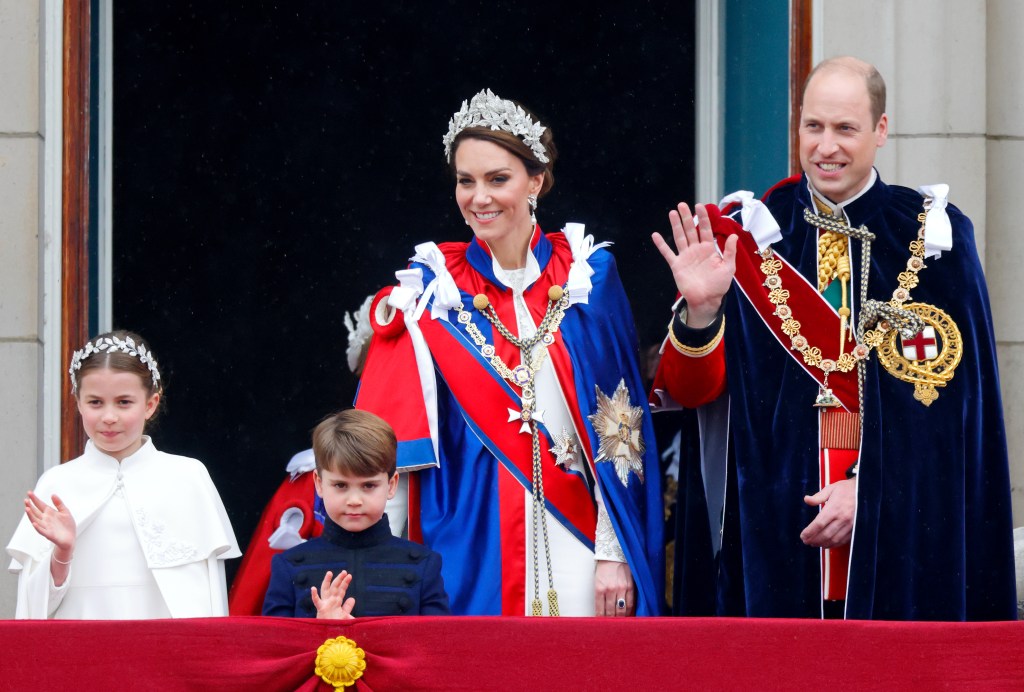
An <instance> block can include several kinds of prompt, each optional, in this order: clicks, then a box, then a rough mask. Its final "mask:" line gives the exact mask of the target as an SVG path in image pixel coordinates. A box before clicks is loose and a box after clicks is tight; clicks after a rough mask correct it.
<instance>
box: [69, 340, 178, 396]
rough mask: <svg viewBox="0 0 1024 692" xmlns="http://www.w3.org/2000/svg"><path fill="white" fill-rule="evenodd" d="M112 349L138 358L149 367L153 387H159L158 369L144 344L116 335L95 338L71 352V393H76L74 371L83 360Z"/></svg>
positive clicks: (76, 385)
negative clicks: (137, 343) (136, 343)
mask: <svg viewBox="0 0 1024 692" xmlns="http://www.w3.org/2000/svg"><path fill="white" fill-rule="evenodd" d="M114 351H120V352H121V353H127V354H128V355H129V356H132V357H134V358H138V359H139V361H140V362H141V363H142V364H143V365H145V366H146V367H147V368H149V374H150V375H152V377H153V387H154V388H159V386H160V371H159V370H158V369H157V366H156V360H155V359H154V358H153V354H152V353H150V352H149V351H147V350H146V346H145V344H139V345H138V346H136V345H135V340H134V339H132V338H131V337H130V336H126V337H125V338H124V339H120V338H118V337H116V336H105V337H103V338H100V339H96V341H95V342H93V341H89V342H87V343H86V344H85V348H83V349H80V350H78V351H75V352H74V353H73V354H71V367H70V368H68V375H70V376H71V393H72V394H76V393H77V392H78V382H77V380H76V379H75V373H76V372H78V371H79V370H81V369H82V361H83V360H85V359H86V358H88V357H89V356H92V355H95V354H97V353H113V352H114Z"/></svg>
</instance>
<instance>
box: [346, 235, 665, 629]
mask: <svg viewBox="0 0 1024 692" xmlns="http://www.w3.org/2000/svg"><path fill="white" fill-rule="evenodd" d="M438 248H439V250H440V252H441V253H442V254H443V256H444V266H445V270H446V271H447V272H448V273H449V274H450V276H451V278H452V279H453V280H454V285H455V286H456V287H457V290H458V293H459V296H460V298H461V302H462V304H463V305H464V306H465V309H466V310H467V311H468V312H469V313H470V314H471V315H472V320H473V324H475V325H476V327H477V328H478V329H479V330H480V332H481V333H482V334H483V335H484V336H485V337H486V340H487V343H488V344H493V345H494V346H495V348H496V351H497V354H498V355H499V356H500V357H501V358H502V360H503V361H504V362H505V363H506V364H507V365H508V367H510V368H511V367H515V366H516V365H518V364H519V363H520V352H519V349H518V348H517V347H515V346H513V345H511V344H510V343H509V342H508V341H507V340H506V339H504V338H503V337H501V336H500V335H497V334H496V333H495V329H494V328H493V327H492V325H491V324H490V323H489V322H488V321H487V320H486V319H485V318H484V317H483V316H482V315H481V314H480V313H479V312H478V311H476V310H474V309H473V308H472V307H471V306H472V303H473V297H474V296H476V295H477V294H484V295H486V296H487V298H488V299H489V301H490V303H491V304H492V305H493V306H494V308H495V310H496V312H497V314H498V316H499V318H500V319H501V321H502V322H503V323H504V324H505V325H515V324H516V316H515V308H514V306H513V298H512V290H511V289H509V288H508V287H507V286H505V285H504V284H503V283H502V282H500V281H498V280H497V278H496V277H495V275H494V269H493V261H492V257H491V255H490V253H489V251H488V249H487V247H486V245H485V244H483V243H480V242H478V241H473V242H470V243H445V244H442V245H440V246H438ZM529 251H530V253H532V255H533V257H534V258H535V259H536V261H537V265H538V266H539V269H540V278H538V279H537V280H536V281H534V282H532V283H531V284H530V285H529V286H528V287H527V288H526V290H525V292H524V300H525V302H526V304H527V306H528V309H529V311H530V314H531V316H532V318H533V321H534V323H535V324H539V323H540V322H541V319H542V318H543V315H544V313H545V310H546V309H547V304H548V289H549V288H550V287H551V286H553V285H557V286H563V285H565V284H566V281H567V279H568V277H569V270H570V267H571V265H572V263H573V253H572V250H571V248H570V247H569V243H568V241H567V240H566V238H565V236H564V235H563V234H562V233H554V234H550V235H544V234H542V233H540V232H539V231H537V232H536V233H535V235H534V237H533V239H532V243H531V247H530V250H529ZM589 266H590V268H591V269H592V270H593V274H592V275H591V276H590V282H591V283H592V289H591V291H590V293H589V298H588V300H587V302H577V303H575V304H573V305H571V306H570V307H569V308H567V309H566V310H565V315H564V319H563V320H562V322H561V325H560V328H559V329H558V331H556V332H554V338H555V340H554V343H553V344H552V345H551V346H550V347H549V349H548V356H547V357H548V358H550V360H551V363H552V364H553V367H554V371H555V374H556V376H557V381H558V385H559V387H560V390H561V395H562V397H563V398H564V402H565V404H566V406H567V407H568V410H569V413H570V416H571V419H572V423H573V427H574V428H575V432H576V434H577V436H578V438H579V439H580V440H581V442H582V445H581V446H582V447H583V451H584V454H585V457H586V458H585V463H584V464H583V465H582V468H579V469H577V470H565V469H564V468H562V467H560V466H558V465H556V464H555V458H554V456H553V455H552V453H551V451H550V447H551V446H552V439H553V437H554V436H555V435H557V434H558V433H559V431H556V430H548V429H546V427H545V426H544V425H540V430H541V434H540V444H541V458H542V467H543V480H544V492H545V497H546V509H547V512H548V518H547V520H548V522H557V524H559V525H560V527H561V528H562V529H564V532H568V534H571V535H572V536H573V537H575V539H576V540H577V541H578V542H579V543H580V544H582V545H583V546H585V547H587V548H589V550H590V551H593V549H594V539H595V524H596V519H597V504H596V498H595V490H594V485H595V482H596V485H597V487H599V489H600V491H599V492H600V495H601V498H602V500H603V503H604V506H605V508H606V510H607V512H608V515H609V517H610V519H611V522H612V525H613V527H614V529H615V533H616V536H617V538H618V542H619V544H620V546H621V548H622V550H623V553H624V554H625V557H626V561H627V562H628V564H629V568H630V570H631V572H632V576H633V580H634V582H635V585H636V594H637V597H636V600H637V602H636V612H637V614H638V615H657V614H660V612H661V603H662V600H663V597H662V594H663V591H664V590H663V573H664V571H663V561H664V556H663V545H662V512H663V510H662V499H661V485H660V478H659V476H660V474H659V472H658V459H657V451H656V449H655V447H654V444H653V443H654V433H653V428H652V426H651V421H650V415H649V412H648V410H647V405H646V396H645V394H644V388H643V385H642V382H641V378H640V374H639V370H638V366H637V358H638V347H637V340H636V334H635V329H634V325H633V318H632V313H631V311H630V308H629V303H628V301H627V299H626V295H625V293H624V291H623V289H622V285H621V283H620V281H619V278H618V274H617V272H616V269H615V262H614V260H613V258H612V256H611V254H610V253H608V252H607V251H605V250H603V249H598V250H596V251H594V252H593V254H591V255H590V256H589ZM410 269H411V270H413V273H414V274H416V275H417V276H421V278H422V286H425V287H427V290H426V292H424V293H423V294H422V295H421V296H419V301H420V302H423V301H426V303H427V304H426V305H425V306H420V310H419V313H418V314H417V313H416V312H415V310H416V305H415V304H413V303H409V304H408V305H406V306H405V307H406V308H407V309H406V310H405V314H404V315H403V314H401V313H399V314H398V315H397V316H395V317H394V318H393V319H391V320H390V322H387V323H386V324H384V322H386V320H382V319H380V315H382V314H384V313H385V312H386V305H385V303H384V301H386V300H387V299H388V296H389V293H390V292H391V289H385V290H384V291H382V292H381V294H379V295H378V297H377V299H376V300H375V301H374V305H373V307H372V308H371V322H372V324H373V327H374V336H373V339H372V341H371V345H370V351H369V354H368V357H367V363H366V369H365V371H364V374H363V377H362V380H361V383H360V389H359V392H358V395H357V399H356V406H357V407H358V408H362V409H366V410H370V411H373V412H375V413H377V414H378V415H380V416H382V417H383V418H384V419H385V420H387V421H388V422H389V423H390V424H391V425H392V426H393V427H394V428H395V431H396V434H397V435H398V439H399V445H398V464H399V468H400V470H406V471H413V473H412V474H411V476H412V478H411V479H410V500H409V505H410V506H409V536H410V538H413V539H414V540H421V541H422V542H423V543H424V544H425V545H427V546H428V547H429V548H431V549H432V550H435V551H437V552H439V553H441V554H442V556H443V558H444V572H443V576H444V581H445V585H446V587H447V589H448V593H449V595H450V596H451V607H452V612H453V613H456V614H472V615H502V614H504V615H523V614H525V613H526V611H527V603H528V602H529V600H530V599H531V598H532V594H531V593H527V591H528V586H527V582H528V577H527V572H528V571H530V570H532V566H531V565H530V564H528V562H529V560H528V558H527V554H528V551H527V546H526V543H527V541H528V539H527V535H528V532H527V528H528V525H529V523H530V512H529V506H528V505H529V503H528V502H524V493H529V492H530V489H531V487H532V478H533V472H532V449H531V436H530V435H529V434H522V433H521V432H520V426H519V425H518V424H516V423H510V422H509V421H508V418H509V414H508V411H509V410H510V409H512V410H515V411H518V410H520V408H521V405H522V404H521V401H520V397H519V394H520V390H519V388H518V387H517V386H514V385H512V384H510V383H509V382H508V381H506V380H504V379H503V378H502V377H501V376H500V375H499V374H498V372H497V371H496V370H495V369H494V367H492V366H491V364H490V363H489V361H488V359H486V358H484V357H483V356H482V355H481V352H480V350H479V348H478V346H477V345H476V344H474V343H473V341H472V340H471V338H470V337H469V335H468V333H467V331H466V329H465V326H464V325H463V324H461V323H459V322H458V320H457V319H456V312H455V310H448V311H443V310H442V311H440V312H442V313H444V312H447V315H445V316H437V315H435V314H432V312H437V311H434V307H435V303H436V302H437V300H438V297H437V294H436V293H432V292H431V290H430V287H431V286H432V285H433V283H432V282H433V280H434V278H435V272H434V271H432V269H431V268H430V267H429V266H427V264H425V263H421V262H416V261H414V262H413V264H412V265H411V267H410ZM420 272H421V274H419V273H420ZM399 275H400V277H401V276H405V277H408V276H409V274H408V270H407V271H406V272H399ZM395 290H398V289H395ZM392 302H394V301H392ZM410 326H411V328H410ZM513 331H514V330H513ZM620 381H622V382H624V383H625V386H626V388H627V390H628V393H629V397H630V401H631V403H632V405H634V406H640V407H642V409H643V422H642V436H643V438H644V439H645V440H646V441H648V444H647V447H646V450H645V452H644V454H643V457H642V463H643V466H644V469H645V473H644V478H643V481H642V482H641V481H640V479H639V478H638V477H637V476H636V475H635V474H630V476H629V482H628V485H624V484H623V483H622V482H621V481H620V480H619V478H618V477H617V475H616V470H615V466H614V464H613V463H611V462H605V461H601V462H597V463H595V461H594V459H595V456H596V453H597V450H598V448H599V446H600V441H599V438H598V436H597V435H596V433H595V431H594V428H593V426H592V425H591V423H590V421H589V420H588V418H587V417H588V416H589V415H591V414H593V413H594V412H595V409H596V403H595V402H596V398H597V393H596V389H599V390H600V391H601V392H603V393H605V394H606V395H607V396H611V395H612V394H613V392H615V390H616V388H617V387H618V385H619V383H620ZM595 387H596V389H595ZM595 479H596V481H595ZM554 557H555V558H557V557H558V556H557V555H556V556H554ZM578 569H579V570H583V571H586V572H588V573H589V574H590V575H591V577H590V578H591V579H592V574H593V570H594V565H593V562H592V561H591V562H590V563H589V564H581V565H579V567H578ZM540 572H541V579H540V583H541V584H542V589H541V594H542V598H543V594H544V592H545V591H546V583H545V576H544V574H545V566H544V564H543V560H542V561H541V565H540ZM558 579H562V582H563V583H562V584H560V583H559V581H558ZM555 587H556V589H557V588H567V587H571V585H566V584H565V583H564V578H561V577H559V578H556V583H555ZM563 614H565V613H563Z"/></svg>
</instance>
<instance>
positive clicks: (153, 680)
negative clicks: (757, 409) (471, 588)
mask: <svg viewBox="0 0 1024 692" xmlns="http://www.w3.org/2000/svg"><path fill="white" fill-rule="evenodd" d="M337 636H346V637H348V638H350V639H352V640H354V641H355V642H356V644H357V645H358V646H360V647H361V648H362V649H364V650H365V652H366V663H367V666H366V671H365V674H364V676H363V677H362V678H361V679H360V680H359V681H358V682H357V683H356V686H355V687H354V688H349V689H356V690H364V691H365V690H377V691H378V692H379V691H381V690H420V689H430V690H503V689H509V690H511V689H516V690H544V689H558V690H579V689H632V690H636V691H639V690H657V689H746V690H752V689H757V690H764V689H815V688H820V687H822V686H827V687H828V688H829V689H830V690H841V689H876V690H877V689H892V690H906V689H938V688H948V689H957V690H963V689H979V690H980V689H984V690H1003V689H1016V690H1020V689H1024V623H1016V622H1005V623H954V624H949V623H885V622H834V621H825V622H821V621H804V620H734V619H681V618H680V619H672V618H662V619H640V620H622V621H602V620H595V619H570V618H564V619H527V618H469V617H462V618H454V617H451V618H427V617H423V618H418V617H404V618H366V619H361V620H356V621H354V622H351V623H349V624H343V623H337V622H320V621H316V620H288V619H279V618H259V617H233V618H223V619H209V620H174V621H168V620H165V621H133V622H72V621H62V622H38V621H4V622H0V662H2V663H0V671H2V672H0V689H4V690H55V689H64V690H67V689H73V690H76V691H82V690H85V691H91V690H155V689H159V690H162V691H175V690H247V691H254V690H258V691H260V692H270V691H274V690H288V691H291V690H329V689H330V686H328V685H327V684H326V683H324V682H322V681H321V680H320V679H319V678H317V677H316V676H315V675H314V673H313V661H314V659H315V657H316V649H317V647H318V646H320V645H321V644H322V643H323V642H324V641H325V640H327V639H329V638H333V637H337ZM823 659H830V661H829V663H828V664H827V665H826V664H825V663H824V662H823Z"/></svg>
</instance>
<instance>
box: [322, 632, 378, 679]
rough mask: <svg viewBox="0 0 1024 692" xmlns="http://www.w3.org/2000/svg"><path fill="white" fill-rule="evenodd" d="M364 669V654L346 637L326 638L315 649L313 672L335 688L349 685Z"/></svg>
mask: <svg viewBox="0 0 1024 692" xmlns="http://www.w3.org/2000/svg"><path fill="white" fill-rule="evenodd" d="M365 670H366V654H365V653H364V652H363V650H362V649H360V648H359V647H358V646H356V643H355V642H354V641H352V640H351V639H348V638H347V637H335V638H334V639H328V640H327V641H325V642H324V643H323V644H321V645H320V648H318V649H317V650H316V666H315V667H314V669H313V672H314V673H316V674H317V675H318V676H320V678H321V679H322V680H323V681H324V682H326V683H327V684H328V685H331V686H332V687H334V688H335V689H337V688H339V687H351V686H352V685H354V684H355V682H356V680H358V679H359V678H361V677H362V676H363V671H365Z"/></svg>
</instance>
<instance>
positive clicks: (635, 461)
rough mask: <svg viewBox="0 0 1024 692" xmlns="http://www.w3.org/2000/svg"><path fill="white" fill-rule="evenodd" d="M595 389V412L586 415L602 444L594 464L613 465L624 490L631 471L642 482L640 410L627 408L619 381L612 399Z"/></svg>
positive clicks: (625, 395)
mask: <svg viewBox="0 0 1024 692" xmlns="http://www.w3.org/2000/svg"><path fill="white" fill-rule="evenodd" d="M594 389H595V391H596V392H597V412H596V413H592V414H590V415H589V416H587V420H589V421H590V424H591V425H593V426H594V432H596V433H597V437H598V439H599V440H600V442H601V446H600V448H599V449H598V454H597V458H596V459H595V460H594V461H596V462H601V461H607V462H612V463H614V464H615V473H616V474H617V475H618V477H619V480H620V481H622V485H624V486H626V487H627V488H628V487H629V472H630V471H632V472H633V473H635V474H636V476H637V478H639V479H640V482H641V483H643V482H644V466H643V453H644V438H643V435H642V434H641V430H640V426H641V423H642V421H643V415H644V411H643V409H642V408H640V407H639V406H631V405H630V402H629V390H627V389H626V381H625V380H619V386H618V387H616V388H615V394H613V395H612V397H611V398H609V397H608V395H606V394H605V393H604V392H602V391H601V388H600V387H596V386H595V387H594Z"/></svg>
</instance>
